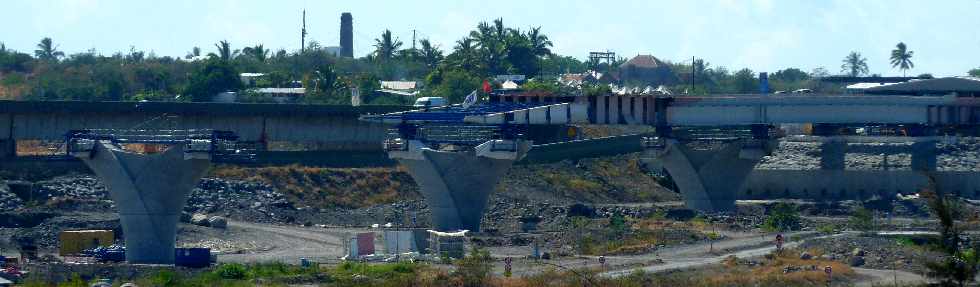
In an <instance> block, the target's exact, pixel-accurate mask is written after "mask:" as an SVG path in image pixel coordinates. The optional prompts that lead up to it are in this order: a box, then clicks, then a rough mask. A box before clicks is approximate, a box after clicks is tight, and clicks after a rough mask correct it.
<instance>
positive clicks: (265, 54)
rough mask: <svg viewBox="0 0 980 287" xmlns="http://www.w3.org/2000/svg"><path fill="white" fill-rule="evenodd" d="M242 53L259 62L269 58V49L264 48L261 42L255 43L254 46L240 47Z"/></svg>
mask: <svg viewBox="0 0 980 287" xmlns="http://www.w3.org/2000/svg"><path fill="white" fill-rule="evenodd" d="M242 55H246V56H249V57H252V58H255V60H258V61H259V62H265V60H266V59H267V58H269V49H266V48H265V46H263V45H262V44H259V45H255V47H245V49H242Z"/></svg>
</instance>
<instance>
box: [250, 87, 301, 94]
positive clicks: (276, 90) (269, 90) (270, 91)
mask: <svg viewBox="0 0 980 287" xmlns="http://www.w3.org/2000/svg"><path fill="white" fill-rule="evenodd" d="M256 91H257V92H259V93H262V94H306V88H258V89H256Z"/></svg>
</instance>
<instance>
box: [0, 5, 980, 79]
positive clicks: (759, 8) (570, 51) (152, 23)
mask: <svg viewBox="0 0 980 287" xmlns="http://www.w3.org/2000/svg"><path fill="white" fill-rule="evenodd" d="M304 8H305V9H306V11H307V12H306V13H307V30H308V31H309V36H308V38H307V40H311V39H312V40H316V41H318V42H320V43H321V44H322V45H323V46H335V45H337V43H338V41H339V30H340V27H339V26H340V13H342V12H351V13H352V14H353V18H354V45H355V46H354V51H355V55H357V56H362V55H365V54H367V53H369V52H370V51H371V45H372V44H373V41H374V38H376V37H377V35H378V34H380V32H381V31H382V30H384V29H386V28H388V29H391V30H392V32H393V33H394V34H395V35H396V36H397V37H398V38H399V39H401V40H402V41H404V42H405V46H403V47H410V46H411V38H412V30H413V29H415V30H417V33H418V37H419V38H429V39H431V40H432V41H433V42H435V43H437V44H439V45H440V46H441V47H442V48H443V49H444V50H447V51H448V50H451V49H452V46H453V44H454V42H455V41H456V40H458V39H460V38H461V37H463V36H464V35H465V34H466V33H467V32H468V31H470V30H472V29H473V28H474V27H475V26H476V24H477V23H478V22H480V21H490V20H492V19H495V18H498V17H502V18H503V19H504V23H505V24H506V25H507V26H509V27H519V28H527V27H532V26H541V27H542V29H543V31H544V33H545V34H546V35H548V36H549V37H550V38H551V40H552V41H553V42H554V44H555V47H554V48H553V51H555V52H557V53H560V54H562V55H571V56H575V57H577V58H579V59H585V58H586V57H587V55H588V52H589V51H599V50H607V49H608V50H610V51H614V52H616V53H618V55H620V56H624V57H632V56H635V55H637V54H652V55H654V56H657V57H658V58H660V59H663V60H670V61H689V60H690V59H691V57H692V56H697V57H699V58H704V59H705V60H706V61H708V62H709V63H711V66H713V67H715V66H725V67H728V68H729V69H738V68H743V67H748V68H750V69H752V70H755V71H771V72H772V71H775V70H778V69H782V68H786V67H798V68H802V69H804V70H805V71H810V70H812V69H813V68H816V67H825V68H826V69H827V70H829V71H830V72H831V73H837V72H838V71H840V64H841V60H842V59H843V58H844V56H846V55H847V54H848V53H849V52H850V51H858V52H860V53H862V54H863V55H864V56H865V57H867V58H868V66H869V68H870V70H871V72H872V73H880V74H883V75H900V74H901V71H899V70H897V69H893V68H891V65H890V64H889V62H888V56H889V53H890V51H891V49H893V48H894V46H895V44H896V43H898V42H899V41H904V42H905V43H906V44H907V45H908V46H909V48H910V49H911V50H913V51H914V52H915V54H914V57H913V62H914V63H915V68H914V69H912V70H911V72H910V73H913V74H918V73H927V72H928V73H933V74H935V75H937V76H945V75H964V74H965V73H966V71H967V70H969V69H971V68H976V67H980V0H960V1H926V0H914V1H913V0H881V1H877V0H840V1H832V0H782V1H776V0H715V1H707V0H705V1H700V0H694V1H680V0H675V1H616V0H606V1H595V0H590V1H528V0H523V1H510V0H497V1H371V0H347V1H334V0H329V1H313V0H295V1H247V0H241V1H231V0H223V1H222V0H198V1H195V0H170V1H142V0H61V1H59V0H35V1H26V0H4V1H3V5H2V9H3V10H0V27H2V30H0V31H2V32H0V42H4V43H6V45H7V47H8V48H12V49H16V50H19V51H24V52H30V53H32V52H33V50H34V46H35V45H36V43H37V42H38V40H39V39H41V38H42V37H51V38H53V39H54V41H55V43H56V44H57V45H59V46H60V49H61V50H63V51H66V53H68V54H71V53H77V52H80V51H84V50H88V49H92V48H94V49H96V50H97V51H98V52H100V53H102V54H106V55H108V54H112V53H114V52H117V51H128V50H129V47H130V46H134V47H136V49H139V50H146V51H153V52H155V53H156V55H158V56H164V55H170V56H183V55H185V54H186V53H187V52H188V51H190V50H191V48H192V47H194V46H199V47H201V48H202V49H203V50H204V51H205V52H210V51H213V50H214V45H213V44H214V43H215V42H217V41H219V40H222V39H227V40H229V41H231V43H232V45H233V46H234V47H235V48H241V47H242V46H244V45H253V44H259V43H261V44H265V46H266V47H268V48H273V49H275V50H278V49H286V50H290V51H293V50H298V49H299V42H300V37H299V29H300V23H301V11H302V10H303V9H304Z"/></svg>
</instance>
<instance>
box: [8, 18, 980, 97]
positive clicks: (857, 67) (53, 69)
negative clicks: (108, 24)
mask: <svg viewBox="0 0 980 287" xmlns="http://www.w3.org/2000/svg"><path fill="white" fill-rule="evenodd" d="M403 46H408V45H405V43H403V42H402V41H400V40H399V39H397V38H394V37H393V36H392V33H391V31H388V30H385V31H383V32H382V33H380V35H379V36H378V38H377V39H376V40H375V43H374V48H375V51H374V52H373V53H371V54H369V55H367V56H365V57H362V58H341V57H336V56H335V55H334V54H332V53H331V52H330V51H329V50H328V49H326V48H325V47H323V46H321V45H320V44H319V43H317V42H315V41H312V42H310V43H309V44H308V45H307V47H304V49H301V50H300V51H293V52H290V51H286V50H278V51H275V52H273V51H271V50H269V49H267V48H265V47H264V46H263V45H255V46H251V47H243V48H240V49H239V48H237V47H234V46H233V44H232V43H229V42H227V41H219V42H217V43H216V44H215V46H214V49H213V52H212V53H208V54H207V55H202V53H203V52H202V49H201V48H199V47H192V48H191V49H190V51H189V52H188V53H187V55H186V56H185V57H183V58H174V57H170V56H163V57H158V56H156V55H155V54H154V53H153V52H149V53H147V52H144V51H141V50H138V49H136V48H135V47H131V48H130V50H129V51H128V52H116V53H114V54H112V55H108V56H107V55H103V54H101V53H100V52H99V51H95V50H88V51H84V52H79V53H73V54H66V52H64V51H60V50H58V44H57V42H55V41H54V40H52V39H51V38H43V39H41V40H40V41H39V43H38V44H37V48H36V50H35V51H33V54H28V53H23V52H19V51H14V50H10V49H7V48H6V47H5V46H4V45H3V44H2V43H0V99H17V100H81V101H140V100H151V101H190V100H194V101H205V100H209V99H210V98H211V97H212V96H213V95H214V94H216V93H219V92H224V91H240V92H242V93H240V94H243V95H244V97H240V100H243V101H257V102H261V101H268V99H264V98H262V97H258V96H256V95H254V94H253V93H250V92H249V90H248V89H246V88H249V87H245V86H243V85H242V82H241V81H240V80H239V77H238V75H239V73H240V72H249V73H264V74H266V76H265V77H262V78H261V79H260V80H259V81H258V82H257V83H255V86H257V87H288V86H295V85H296V84H294V83H295V82H301V83H302V86H303V87H307V88H308V91H307V96H306V97H304V98H303V101H304V102H308V103H333V104H345V103H349V102H350V99H349V95H350V90H351V88H354V87H356V88H358V90H359V91H360V92H361V94H362V95H363V96H364V98H366V99H367V100H366V102H367V103H368V104H398V103H404V102H405V101H407V100H406V99H403V98H399V97H381V96H380V95H379V94H376V92H375V91H376V90H378V88H379V82H378V81H379V80H412V81H419V82H422V83H423V84H424V89H422V90H421V95H422V96H441V97H447V98H449V99H450V100H451V101H453V102H459V101H461V100H462V97H463V95H466V94H467V93H469V92H470V91H472V90H476V89H479V88H480V86H481V84H482V83H483V81H485V80H487V79H489V78H490V77H492V76H494V75H501V74H521V75H527V76H528V77H531V78H535V79H536V80H535V81H532V82H530V83H529V84H528V85H527V86H526V87H525V88H526V89H528V90H537V91H542V92H546V93H562V92H565V91H564V90H562V88H561V87H558V86H557V82H556V81H555V79H556V78H557V75H559V74H563V73H583V72H585V71H587V70H595V71H603V72H610V71H615V70H616V68H617V67H618V66H619V65H620V64H622V63H624V62H625V61H626V59H623V58H619V59H616V60H615V61H613V62H612V63H605V62H598V61H597V62H590V61H586V62H583V61H580V60H578V59H576V58H575V57H571V56H562V55H558V54H555V53H552V51H551V47H552V42H551V40H550V39H549V38H548V36H547V35H545V34H544V32H543V30H542V29H541V28H540V27H532V28H529V29H519V28H512V27H507V26H505V25H504V21H503V20H502V19H497V20H494V21H493V22H482V23H479V24H478V25H477V26H476V28H475V29H474V30H472V31H471V32H470V33H469V34H468V35H465V36H464V37H463V38H461V39H460V40H458V41H456V42H455V43H453V44H452V46H451V48H450V47H445V49H446V50H445V51H444V50H443V49H444V48H443V47H441V46H440V45H438V44H435V43H432V42H431V41H429V40H428V39H422V40H421V41H419V45H418V46H417V48H416V45H411V48H403ZM911 58H912V51H910V50H908V48H907V46H906V45H905V44H904V43H899V44H898V45H896V48H895V50H893V51H892V53H891V57H890V59H891V62H892V64H893V66H894V67H895V68H898V69H901V70H902V71H903V74H904V73H905V71H907V70H908V69H909V68H911V67H914V65H913V64H912V61H911ZM866 60H867V59H866V58H865V57H864V56H862V55H861V54H860V53H858V52H851V53H850V54H849V55H848V56H847V57H846V58H845V59H844V61H843V64H842V65H841V71H840V72H841V74H845V75H850V76H861V75H868V74H870V73H869V70H868V66H867V63H866ZM665 64H667V65H668V66H669V67H670V68H671V71H672V73H673V79H675V80H676V81H675V82H677V83H681V84H677V85H675V86H672V87H668V88H670V89H671V90H673V91H674V92H675V93H685V92H686V93H689V94H702V95H703V94H713V93H757V92H758V91H759V85H760V81H759V79H758V74H757V73H756V72H754V71H752V70H749V69H739V70H729V69H728V68H726V67H711V65H710V64H709V63H708V62H706V61H704V60H695V61H693V62H686V63H672V62H669V61H667V62H666V63H665ZM829 74H830V73H829V72H828V71H827V70H826V69H824V68H817V69H814V70H813V71H811V72H805V71H803V70H800V69H797V68H786V69H783V70H779V71H776V72H774V73H771V75H770V77H769V79H770V86H771V90H773V91H777V90H786V91H789V90H795V89H800V88H810V89H814V90H820V89H828V88H829V87H825V86H822V85H819V84H818V83H817V82H816V81H812V79H813V78H815V77H822V76H827V75H829ZM968 74H970V75H974V76H980V68H977V69H973V70H971V71H969V72H968ZM627 84H629V83H627ZM584 92H585V93H586V94H601V93H605V92H608V88H607V87H604V86H600V85H593V86H586V87H584Z"/></svg>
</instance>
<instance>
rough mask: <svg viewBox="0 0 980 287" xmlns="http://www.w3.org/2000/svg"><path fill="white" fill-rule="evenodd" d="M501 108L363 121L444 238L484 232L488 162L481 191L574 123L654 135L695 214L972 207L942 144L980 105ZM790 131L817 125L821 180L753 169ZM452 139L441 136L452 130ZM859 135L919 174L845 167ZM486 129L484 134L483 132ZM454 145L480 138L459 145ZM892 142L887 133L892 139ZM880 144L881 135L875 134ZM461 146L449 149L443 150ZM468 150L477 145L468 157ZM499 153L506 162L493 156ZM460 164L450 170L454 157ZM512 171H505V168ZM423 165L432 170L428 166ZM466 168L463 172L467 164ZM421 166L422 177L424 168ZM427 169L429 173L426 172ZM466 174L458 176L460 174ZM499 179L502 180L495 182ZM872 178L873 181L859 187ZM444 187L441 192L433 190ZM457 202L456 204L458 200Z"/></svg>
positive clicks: (975, 117)
mask: <svg viewBox="0 0 980 287" xmlns="http://www.w3.org/2000/svg"><path fill="white" fill-rule="evenodd" d="M496 102H498V103H501V104H503V105H505V106H506V105H513V104H517V105H516V106H511V107H512V108H510V109H504V110H500V109H497V108H477V109H469V108H461V107H451V108H445V109H432V110H426V111H409V112H399V113H392V114H386V115H376V116H362V117H361V119H362V120H364V121H368V122H375V123H389V124H395V125H398V127H399V128H398V130H399V134H398V138H393V139H388V140H386V144H385V147H386V150H388V151H389V155H390V157H392V158H395V159H398V160H399V161H401V162H405V161H407V160H411V161H415V162H417V163H418V164H415V165H414V166H408V169H409V172H410V173H411V174H412V176H413V178H415V180H416V181H417V182H429V183H431V184H422V186H421V187H422V189H423V195H425V197H426V200H427V201H428V202H429V205H430V206H435V207H438V209H439V211H438V212H434V216H435V217H438V218H439V219H438V220H435V222H436V223H437V226H435V227H436V228H437V229H440V230H454V229H470V230H474V229H475V230H479V226H480V222H479V219H480V216H477V214H482V207H483V205H484V204H485V202H483V201H484V200H482V198H485V197H486V195H485V193H487V192H489V191H488V190H485V189H481V190H480V192H479V193H480V196H478V197H474V198H469V199H470V201H472V200H477V201H480V202H468V201H467V202H459V199H460V198H467V197H462V196H460V195H461V194H467V192H470V191H472V190H473V189H472V188H471V187H470V186H468V185H467V184H466V183H467V182H468V181H470V179H472V178H475V177H474V176H472V175H476V174H480V169H485V168H484V166H489V165H491V163H500V164H497V165H494V166H495V167H496V168H495V169H494V170H493V173H492V174H490V173H484V174H481V176H480V177H479V179H480V182H481V185H489V184H492V183H494V182H496V180H495V179H494V178H495V175H500V174H503V172H502V170H501V169H506V168H507V167H508V166H509V164H510V163H511V162H513V161H516V160H520V159H521V158H523V157H524V155H525V154H526V152H524V151H523V150H521V149H519V148H517V147H518V146H520V145H521V143H522V141H523V139H522V137H521V130H520V129H519V128H515V126H516V127H521V126H538V125H540V126H556V125H557V126H561V125H566V124H598V125H649V126H653V127H655V129H656V134H655V135H650V136H648V137H645V138H644V139H642V140H641V141H642V143H643V147H644V148H645V152H644V153H645V161H647V162H648V164H650V165H652V166H655V167H660V169H662V170H664V171H665V172H666V174H668V175H669V176H670V177H671V179H672V181H673V182H674V184H675V185H676V188H677V189H678V190H679V191H680V192H681V193H682V195H683V197H684V200H685V203H686V205H687V206H688V207H689V208H693V209H698V210H704V211H730V210H732V209H734V207H735V200H736V199H738V198H759V197H770V196H772V197H806V198H824V199H851V198H855V199H861V198H868V197H870V196H876V195H878V196H886V197H887V196H895V195H896V194H899V193H914V192H918V191H919V190H921V189H924V188H930V189H934V190H937V191H939V192H946V193H950V194H958V195H963V196H971V197H975V196H977V195H978V192H977V190H978V188H980V185H978V180H977V179H978V177H976V176H964V175H963V174H959V173H947V172H937V170H936V160H937V158H936V145H937V140H936V138H935V137H934V136H936V135H940V134H943V135H950V134H952V135H956V134H968V135H976V133H977V131H978V130H977V126H978V123H980V99H977V98H964V97H955V96H944V97H922V96H850V95H772V96H769V95H718V96H710V97H663V96H621V95H608V96H594V97H578V98H576V99H575V100H574V101H569V102H565V103H554V102H551V103H546V102H543V101H540V99H539V100H538V101H533V100H532V101H528V100H527V99H521V98H517V97H507V96H501V97H498V98H497V99H496ZM783 124H814V125H815V126H816V127H820V128H818V129H817V130H819V132H820V134H821V135H824V136H827V137H825V138H821V139H819V140H820V141H821V144H820V145H821V169H820V170H817V171H753V170H754V169H755V166H756V165H757V164H758V163H759V162H760V160H762V159H763V158H764V157H766V156H768V155H770V154H772V152H773V150H774V149H775V148H777V147H778V141H777V139H778V138H779V137H781V136H782V135H783V134H782V131H781V130H779V128H778V126H779V125H783ZM450 125H451V126H452V127H454V129H455V131H462V130H463V129H464V128H462V127H466V128H465V129H467V130H468V131H467V132H465V133H462V132H437V131H440V130H441V129H443V128H445V127H446V126H450ZM852 127H868V128H871V130H874V129H875V128H881V131H887V130H889V129H891V131H892V132H891V133H890V134H889V135H894V134H898V135H902V136H906V137H905V139H907V140H909V141H912V142H913V143H911V145H910V148H909V150H908V153H910V155H911V171H902V172H900V173H895V174H890V173H889V172H887V171H886V172H884V173H885V174H888V176H882V175H881V173H875V172H852V171H847V170H845V169H844V158H845V154H846V153H847V152H848V141H849V140H861V139H855V138H848V137H846V136H850V135H851V134H849V133H853V132H852V131H853V130H854V129H849V128H852ZM478 131H479V132H478ZM447 134H453V135H460V134H465V135H475V136H462V139H461V137H459V136H454V137H447V136H446V135H447ZM885 134H887V132H886V133H885ZM871 136H877V134H871ZM447 146H452V147H453V148H451V149H445V147H447ZM460 146H469V147H470V148H469V149H466V148H463V149H461V148H460ZM488 149H489V150H490V151H500V152H504V153H507V156H503V157H495V156H492V155H490V154H488V152H487V151H488ZM449 154H452V156H453V157H457V158H458V159H455V160H452V161H447V160H445V158H447V157H450V155H449ZM502 160H503V161H505V162H502V163H501V161H502ZM422 163H424V164H422ZM454 163H456V164H454ZM463 163H465V164H463ZM416 166H419V167H416ZM421 167H424V168H421ZM460 174H463V175H468V176H455V175H460ZM492 177H493V178H492ZM864 177H874V180H862V178H864ZM436 183H438V184H436ZM449 199H455V200H449Z"/></svg>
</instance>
